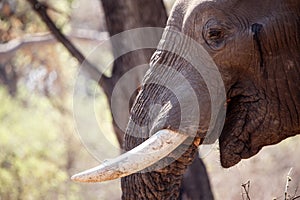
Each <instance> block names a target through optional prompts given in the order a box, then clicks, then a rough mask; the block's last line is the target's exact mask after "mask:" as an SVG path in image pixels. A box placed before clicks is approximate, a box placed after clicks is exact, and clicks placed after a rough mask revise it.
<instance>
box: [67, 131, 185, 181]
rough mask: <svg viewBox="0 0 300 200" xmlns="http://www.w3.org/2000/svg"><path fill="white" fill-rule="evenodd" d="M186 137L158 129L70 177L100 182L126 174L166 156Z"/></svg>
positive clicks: (139, 169) (76, 179) (141, 168)
mask: <svg viewBox="0 0 300 200" xmlns="http://www.w3.org/2000/svg"><path fill="white" fill-rule="evenodd" d="M187 137H188V136H187V135H183V134H180V133H177V132H174V131H171V130H168V129H163V130H160V131H158V132H156V133H155V134H154V135H153V136H151V137H150V138H149V139H147V140H146V141H145V142H143V143H142V144H140V145H139V146H137V147H135V148H133V149H132V150H130V151H128V152H126V153H124V154H122V155H120V156H118V157H117V158H115V159H112V160H108V161H106V162H103V163H102V164H101V165H99V166H97V167H94V168H92V169H89V170H86V171H84V172H81V173H78V174H76V175H74V176H72V177H71V179H72V180H73V181H78V182H102V181H107V180H113V179H117V178H121V177H124V176H128V175H130V174H133V173H136V172H138V171H141V170H143V169H145V168H147V167H149V166H151V165H153V164H154V163H156V162H157V161H159V160H160V159H162V158H164V157H166V156H167V155H168V154H170V153H171V152H172V151H174V150H175V149H176V148H177V147H178V146H179V145H180V144H182V143H183V142H184V141H185V140H186V139H187Z"/></svg>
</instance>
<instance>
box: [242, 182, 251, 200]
mask: <svg viewBox="0 0 300 200" xmlns="http://www.w3.org/2000/svg"><path fill="white" fill-rule="evenodd" d="M242 187H243V189H244V191H245V193H243V192H242V197H243V200H244V195H246V200H250V195H249V190H250V181H247V182H246V183H244V184H242Z"/></svg>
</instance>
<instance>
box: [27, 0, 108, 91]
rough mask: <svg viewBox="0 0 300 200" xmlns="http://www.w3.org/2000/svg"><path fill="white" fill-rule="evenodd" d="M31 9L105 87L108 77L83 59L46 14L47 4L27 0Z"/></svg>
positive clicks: (94, 78)
mask: <svg viewBox="0 0 300 200" xmlns="http://www.w3.org/2000/svg"><path fill="white" fill-rule="evenodd" d="M27 1H28V2H29V3H30V4H31V6H32V8H33V10H34V11H35V12H36V13H37V14H38V15H39V16H40V17H41V19H42V20H43V21H44V22H45V24H46V25H47V27H48V28H49V30H50V31H51V32H52V34H53V35H54V37H55V38H56V39H57V40H58V41H60V42H61V43H62V44H63V45H64V46H65V47H66V48H67V50H68V51H69V52H70V53H71V55H72V56H74V57H75V58H76V59H77V60H78V62H79V63H81V64H84V70H85V71H86V72H87V74H88V75H89V76H90V78H91V79H92V80H94V81H97V82H99V84H100V86H101V87H106V84H108V83H107V82H108V81H109V78H108V77H106V76H105V75H104V74H102V73H101V72H100V71H99V70H98V69H97V68H96V67H95V66H94V65H92V64H91V63H90V62H89V61H88V60H86V59H85V57H84V56H83V54H82V53H81V52H80V51H79V50H78V49H77V48H76V47H75V46H74V45H73V44H72V43H71V41H69V40H68V39H67V38H66V37H65V36H64V35H63V34H62V33H61V31H60V30H59V29H58V28H57V27H56V25H55V24H54V22H53V21H52V19H51V18H50V17H49V15H48V14H47V6H46V5H45V4H43V3H41V2H39V1H37V0H27ZM99 78H101V80H99Z"/></svg>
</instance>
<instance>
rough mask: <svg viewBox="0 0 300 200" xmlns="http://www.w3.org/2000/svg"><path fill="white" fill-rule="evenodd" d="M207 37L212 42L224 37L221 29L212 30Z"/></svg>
mask: <svg viewBox="0 0 300 200" xmlns="http://www.w3.org/2000/svg"><path fill="white" fill-rule="evenodd" d="M207 34H208V35H207V37H208V38H209V39H211V40H217V39H220V38H221V37H222V30H221V29H211V30H209V31H208V33H207Z"/></svg>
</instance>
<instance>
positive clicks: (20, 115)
mask: <svg viewBox="0 0 300 200" xmlns="http://www.w3.org/2000/svg"><path fill="white" fill-rule="evenodd" d="M0 99H1V106H0V122H1V126H0V149H1V153H0V197H1V199H76V198H71V197H72V196H73V197H75V193H76V192H78V188H77V187H76V186H74V185H70V184H67V182H68V181H69V174H68V169H67V161H68V159H67V156H68V155H67V152H68V148H69V147H68V142H69V141H68V140H67V139H68V138H69V137H68V136H67V135H68V134H70V130H68V129H70V128H68V126H69V127H70V122H68V121H69V119H68V118H66V117H65V116H64V115H62V114H61V113H60V112H59V111H58V110H57V109H53V107H52V105H51V104H50V103H49V100H48V99H47V98H46V97H43V96H39V95H31V94H29V93H28V92H26V90H23V91H22V92H19V95H18V97H17V98H12V97H11V96H10V95H8V94H7V92H6V90H4V89H3V88H2V87H1V88H0ZM68 131H69V133H68ZM74 153H75V152H74ZM66 191H68V192H66Z"/></svg>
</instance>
